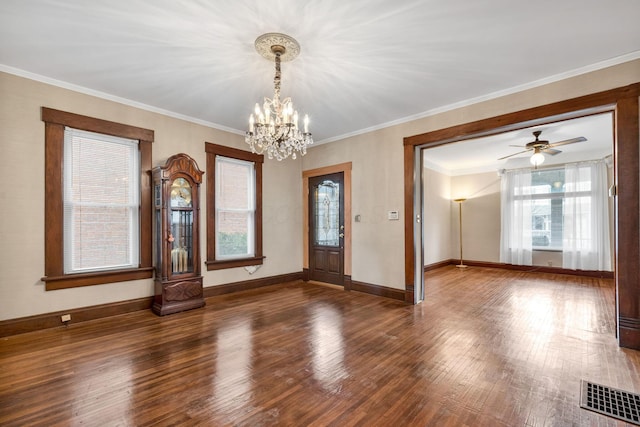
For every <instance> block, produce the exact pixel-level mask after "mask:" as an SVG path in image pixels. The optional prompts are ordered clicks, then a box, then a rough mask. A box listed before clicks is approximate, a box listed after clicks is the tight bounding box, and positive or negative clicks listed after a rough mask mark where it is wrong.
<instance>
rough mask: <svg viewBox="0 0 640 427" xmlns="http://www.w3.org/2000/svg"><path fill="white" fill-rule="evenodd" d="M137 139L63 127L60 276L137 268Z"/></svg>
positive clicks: (138, 166)
mask: <svg viewBox="0 0 640 427" xmlns="http://www.w3.org/2000/svg"><path fill="white" fill-rule="evenodd" d="M139 176H140V155H139V150H138V141H137V140H130V139H124V138H118V137H114V136H109V135H103V134H98V133H93V132H86V131H81V130H77V129H71V128H66V129H65V136H64V272H65V274H71V273H82V272H89V271H101V270H113V269H125V268H137V267H138V266H139V253H140V250H139V246H140V242H139V235H140V234H139V223H140V221H139V215H140V214H139V205H140V183H139Z"/></svg>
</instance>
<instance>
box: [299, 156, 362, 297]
mask: <svg viewBox="0 0 640 427" xmlns="http://www.w3.org/2000/svg"><path fill="white" fill-rule="evenodd" d="M337 172H342V174H343V177H344V273H343V276H344V289H345V290H350V289H351V162H347V163H340V164H337V165H332V166H325V167H321V168H316V169H310V170H306V171H302V200H303V203H302V254H303V255H302V272H303V278H304V280H309V178H312V177H316V176H321V175H328V174H331V173H337Z"/></svg>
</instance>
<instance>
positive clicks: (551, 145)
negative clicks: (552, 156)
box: [549, 136, 587, 147]
mask: <svg viewBox="0 0 640 427" xmlns="http://www.w3.org/2000/svg"><path fill="white" fill-rule="evenodd" d="M586 140H587V138H585V137H584V136H579V137H577V138H571V139H567V140H565V141H559V142H554V143H553V144H549V147H558V146H560V145H567V144H574V143H576V142H582V141H586Z"/></svg>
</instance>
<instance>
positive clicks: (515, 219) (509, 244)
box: [500, 169, 533, 265]
mask: <svg viewBox="0 0 640 427" xmlns="http://www.w3.org/2000/svg"><path fill="white" fill-rule="evenodd" d="M501 187H502V188H501V215H502V221H500V222H501V223H502V227H501V235H500V262H504V263H507V264H518V265H532V264H533V258H532V253H533V250H532V238H531V229H532V227H531V218H532V215H531V206H532V203H531V169H518V170H511V171H504V173H503V174H502V183H501Z"/></svg>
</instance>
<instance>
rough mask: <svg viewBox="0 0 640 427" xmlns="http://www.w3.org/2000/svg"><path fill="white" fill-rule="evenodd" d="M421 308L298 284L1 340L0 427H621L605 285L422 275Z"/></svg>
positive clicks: (627, 355) (619, 383) (637, 380)
mask: <svg viewBox="0 0 640 427" xmlns="http://www.w3.org/2000/svg"><path fill="white" fill-rule="evenodd" d="M426 293H427V298H426V301H425V302H424V303H422V304H420V305H417V306H409V305H405V304H404V303H402V302H399V301H395V300H391V299H386V298H382V297H376V296H371V295H367V294H362V293H358V292H345V291H342V290H340V289H336V288H335V287H330V286H324V285H319V284H314V283H304V282H291V283H285V284H282V285H276V286H272V287H268V288H262V289H258V290H254V291H247V292H241V293H236V294H230V295H224V296H219V297H214V298H209V299H208V300H207V306H206V307H205V308H203V309H198V310H192V311H189V312H184V313H178V314H174V315H170V316H166V317H157V316H155V315H154V314H152V313H151V311H144V312H136V313H130V314H126V315H121V316H115V317H112V318H108V319H100V320H95V321H90V322H84V323H78V324H71V325H69V326H68V327H66V328H65V327H60V328H57V329H51V330H45V331H40V332H33V333H28V334H22V335H16V336H12V337H8V338H4V339H1V340H0V425H3V426H14V425H15V426H24V425H42V426H57V425H60V426H66V425H83V426H111V425H134V426H144V425H208V426H217V425H238V426H266V425H291V426H306V425H316V426H325V425H335V426H351V425H362V426H386V425H391V426H409V425H411V426H413V425H416V426H547V425H554V426H558V425H575V426H614V425H624V423H621V422H618V421H616V420H614V419H611V418H607V417H605V416H602V415H599V414H595V413H592V412H589V411H586V410H584V409H581V408H580V407H579V406H578V404H579V394H580V391H579V385H580V380H581V379H583V378H584V379H588V380H591V381H593V382H597V383H600V384H604V385H608V386H611V387H617V388H621V389H624V390H628V391H631V392H638V391H640V352H638V351H633V350H626V349H621V348H618V346H617V343H616V339H615V335H614V334H615V325H614V319H615V316H614V310H615V309H614V287H613V281H612V280H607V279H596V278H583V277H574V276H566V275H553V274H547V273H524V272H513V271H507V270H497V269H496V270H494V269H488V268H469V269H467V270H464V271H460V270H457V269H456V268H455V267H452V266H450V267H444V268H441V269H438V270H434V271H430V272H428V273H427V292H426Z"/></svg>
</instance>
